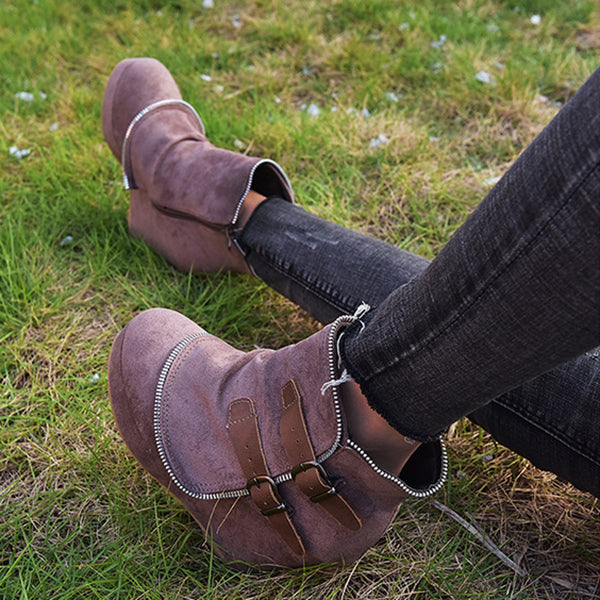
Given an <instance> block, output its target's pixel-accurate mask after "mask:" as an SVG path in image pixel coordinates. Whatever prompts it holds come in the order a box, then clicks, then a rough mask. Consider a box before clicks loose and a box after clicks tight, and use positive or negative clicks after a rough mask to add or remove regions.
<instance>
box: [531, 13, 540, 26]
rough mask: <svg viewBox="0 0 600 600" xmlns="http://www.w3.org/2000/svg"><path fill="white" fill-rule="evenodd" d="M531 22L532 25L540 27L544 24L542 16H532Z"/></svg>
mask: <svg viewBox="0 0 600 600" xmlns="http://www.w3.org/2000/svg"><path fill="white" fill-rule="evenodd" d="M529 20H530V21H531V24H532V25H539V24H540V23H541V22H542V17H541V15H531V19H529Z"/></svg>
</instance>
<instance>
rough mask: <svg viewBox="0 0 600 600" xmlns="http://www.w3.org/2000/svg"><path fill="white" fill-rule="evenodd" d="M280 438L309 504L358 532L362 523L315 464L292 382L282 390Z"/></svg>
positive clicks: (294, 475)
mask: <svg viewBox="0 0 600 600" xmlns="http://www.w3.org/2000/svg"><path fill="white" fill-rule="evenodd" d="M281 407H282V417H281V424H280V433H281V439H282V441H283V446H284V447H285V450H286V452H287V454H288V458H289V459H290V462H291V463H292V465H296V466H294V468H293V469H292V477H293V479H294V481H295V482H296V484H297V485H298V487H299V488H300V490H301V491H302V492H303V493H304V494H306V495H307V496H308V497H309V498H310V499H311V501H312V502H316V503H318V504H319V505H320V506H322V507H323V508H324V509H325V510H326V511H327V512H328V513H329V514H330V515H331V516H332V517H333V518H334V519H335V520H336V521H337V522H338V523H340V525H343V526H344V527H346V528H347V529H351V530H357V529H360V528H361V527H362V523H361V521H360V519H359V517H358V516H357V514H356V513H355V512H354V510H353V509H352V507H351V506H350V505H349V504H348V503H347V502H346V500H345V499H344V498H343V497H342V496H341V494H339V493H338V492H337V490H336V489H335V487H334V486H333V485H332V484H331V482H330V481H329V477H328V476H327V473H326V471H325V468H324V467H323V465H321V464H320V463H319V462H317V458H316V456H315V451H314V447H313V445H312V442H311V439H310V436H309V434H308V428H307V427H306V420H305V418H304V411H303V409H302V398H301V396H300V392H299V391H298V386H297V385H296V382H295V381H294V380H293V379H291V380H290V381H288V382H287V383H286V384H285V385H284V386H283V388H282V389H281Z"/></svg>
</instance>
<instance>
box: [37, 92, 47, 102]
mask: <svg viewBox="0 0 600 600" xmlns="http://www.w3.org/2000/svg"><path fill="white" fill-rule="evenodd" d="M39 95H40V98H41V99H42V100H45V99H46V98H47V97H48V94H45V93H44V92H39Z"/></svg>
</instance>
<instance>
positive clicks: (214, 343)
mask: <svg viewBox="0 0 600 600" xmlns="http://www.w3.org/2000/svg"><path fill="white" fill-rule="evenodd" d="M354 319H355V317H350V316H345V317H340V318H339V319H337V320H336V321H335V322H334V323H332V324H331V325H328V326H327V327H325V328H324V329H323V330H321V331H320V332H318V333H316V334H314V335H313V336H311V337H309V338H308V339H306V340H304V341H302V342H300V343H298V344H296V345H292V346H288V347H286V348H283V349H281V350H277V351H272V350H263V349H259V350H255V351H252V352H249V353H244V352H241V351H238V350H235V349H234V348H232V347H231V346H229V345H228V344H226V343H225V342H223V341H222V340H220V339H218V338H216V337H215V336H212V335H210V334H208V333H207V332H206V331H204V330H203V329H201V328H200V327H199V326H198V325H196V324H195V323H193V322H192V321H190V320H189V319H187V318H186V317H184V316H182V315H180V314H179V313H176V312H174V311H170V310H166V309H152V310H148V311H145V312H143V313H141V314H140V315H138V316H136V317H135V318H134V319H133V320H132V321H130V323H129V324H128V325H127V326H126V327H125V329H124V330H123V331H122V332H121V333H120V334H119V336H118V337H117V339H116V340H115V342H114V345H113V348H112V351H111V356H110V367H109V369H110V370H109V384H110V396H111V402H112V409H113V412H114V415H115V417H116V420H117V424H118V426H119V429H120V431H121V434H122V436H123V438H124V440H125V442H126V444H127V445H128V447H129V449H130V450H131V452H132V453H133V455H134V456H135V457H136V458H137V460H138V461H139V462H140V463H141V465H142V466H143V467H144V468H145V469H146V470H147V471H148V472H149V473H150V474H151V475H152V476H153V477H154V478H155V479H157V480H158V481H159V482H160V483H161V484H162V485H163V486H164V487H165V488H167V490H168V491H169V492H170V493H171V494H173V495H174V496H175V497H176V498H178V499H179V500H180V501H181V502H182V503H183V505H184V506H185V507H186V508H187V510H188V511H189V512H190V513H191V514H192V516H193V517H194V519H195V520H196V521H197V522H198V523H199V524H200V526H201V527H202V529H203V530H204V532H205V534H206V536H207V538H208V539H209V540H211V541H212V543H213V547H214V549H215V551H216V552H217V553H218V554H219V555H220V556H221V557H222V559H223V560H225V561H227V562H228V563H230V564H231V565H232V566H234V567H237V568H245V567H244V565H247V564H251V565H261V566H263V567H297V566H301V565H312V564H317V563H328V562H337V563H349V562H351V561H354V560H356V559H357V558H359V557H360V556H361V555H362V554H363V553H364V552H365V551H366V550H367V549H368V548H369V547H370V546H371V545H373V544H374V543H375V542H377V540H379V538H380V537H381V536H382V535H383V534H384V532H385V530H386V528H387V527H388V525H389V524H390V522H391V521H392V519H393V518H394V516H395V515H396V512H397V510H398V507H399V506H400V503H401V502H402V501H403V500H404V499H406V498H407V497H409V496H417V497H424V496H427V495H429V494H432V493H434V492H435V491H437V490H438V489H439V488H440V487H441V485H442V483H443V481H444V479H445V477H446V472H447V462H446V455H445V450H444V447H443V444H442V442H441V441H434V442H430V443H427V444H417V443H414V444H412V445H411V444H407V446H406V462H405V465H404V467H403V468H402V470H401V471H400V473H390V472H387V471H386V470H385V469H383V468H381V467H380V466H378V465H377V464H376V463H375V461H373V460H372V458H371V457H369V456H368V454H367V453H366V452H365V451H364V450H363V449H362V448H360V447H359V446H358V445H357V444H356V443H355V442H354V441H353V440H352V439H350V438H349V435H348V426H347V422H346V417H345V414H344V411H343V407H342V403H341V401H340V397H339V386H340V385H341V381H342V380H343V379H344V378H343V377H340V368H339V365H338V359H337V349H336V348H337V343H336V342H337V339H338V337H339V335H340V332H342V331H343V329H344V328H345V327H346V326H347V325H348V324H349V323H351V322H352V321H353V320H354ZM415 448H416V449H415Z"/></svg>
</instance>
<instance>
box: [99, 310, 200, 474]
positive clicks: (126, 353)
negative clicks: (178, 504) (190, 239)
mask: <svg viewBox="0 0 600 600" xmlns="http://www.w3.org/2000/svg"><path fill="white" fill-rule="evenodd" d="M203 333H205V332H204V330H203V329H202V328H201V327H199V326H198V325H196V324H195V323H194V322H193V321H190V320H189V319H188V318H187V317H184V316H183V315H181V314H179V313H177V312H175V311H172V310H167V309H162V308H154V309H150V310H147V311H144V312H142V313H140V314H139V315H137V316H136V317H135V318H133V319H132V320H131V321H130V322H129V323H128V324H127V326H126V327H125V328H124V329H123V330H122V331H121V332H120V333H119V335H118V336H117V338H116V339H115V342H114V344H113V347H112V350H111V353H110V358H109V391H110V399H111V406H112V410H113V413H114V416H115V419H116V421H117V426H118V428H119V431H120V432H121V435H122V437H123V440H124V441H125V443H126V444H127V446H128V447H129V449H130V450H131V452H132V453H133V455H134V456H135V457H136V458H137V459H138V461H139V462H140V463H141V464H142V466H144V468H146V469H147V470H148V471H149V472H150V473H151V474H152V475H153V476H154V477H155V478H156V479H158V480H159V481H160V482H161V483H163V484H166V483H168V479H169V478H168V474H167V473H166V471H165V469H164V467H163V465H162V463H161V460H160V456H159V454H158V451H157V449H156V443H155V440H154V425H153V412H154V396H155V391H156V386H157V383H158V380H159V377H160V373H161V369H162V368H163V365H164V363H165V361H166V359H167V357H168V356H169V353H170V352H171V351H172V349H173V348H174V347H175V346H176V345H177V344H178V343H179V342H180V341H181V340H183V339H186V338H188V337H189V336H193V335H197V334H203Z"/></svg>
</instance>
